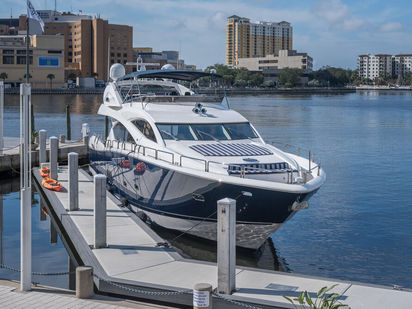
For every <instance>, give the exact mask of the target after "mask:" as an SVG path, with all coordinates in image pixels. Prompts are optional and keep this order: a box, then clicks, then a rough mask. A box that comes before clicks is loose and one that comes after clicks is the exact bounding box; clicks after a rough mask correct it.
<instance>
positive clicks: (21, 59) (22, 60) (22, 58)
mask: <svg viewBox="0 0 412 309" xmlns="http://www.w3.org/2000/svg"><path fill="white" fill-rule="evenodd" d="M29 63H30V64H33V57H30V60H29ZM17 64H26V56H17Z"/></svg>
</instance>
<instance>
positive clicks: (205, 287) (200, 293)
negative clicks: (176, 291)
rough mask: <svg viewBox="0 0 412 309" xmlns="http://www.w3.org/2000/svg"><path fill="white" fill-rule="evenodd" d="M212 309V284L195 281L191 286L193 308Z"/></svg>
mask: <svg viewBox="0 0 412 309" xmlns="http://www.w3.org/2000/svg"><path fill="white" fill-rule="evenodd" d="M200 308H202V309H212V285H211V284H209V283H197V284H196V285H195V287H194V288H193V309H200Z"/></svg>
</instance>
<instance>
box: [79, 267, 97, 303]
mask: <svg viewBox="0 0 412 309" xmlns="http://www.w3.org/2000/svg"><path fill="white" fill-rule="evenodd" d="M93 294H94V291H93V268H92V267H90V266H79V267H76V297H77V298H90V297H92V296H93Z"/></svg>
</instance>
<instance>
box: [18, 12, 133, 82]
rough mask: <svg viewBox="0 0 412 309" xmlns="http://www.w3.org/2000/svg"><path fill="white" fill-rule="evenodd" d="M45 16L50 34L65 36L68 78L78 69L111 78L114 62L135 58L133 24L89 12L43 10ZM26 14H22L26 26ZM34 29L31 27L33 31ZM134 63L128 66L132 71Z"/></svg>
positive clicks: (78, 72)
mask: <svg viewBox="0 0 412 309" xmlns="http://www.w3.org/2000/svg"><path fill="white" fill-rule="evenodd" d="M39 14H40V16H42V17H43V18H44V20H43V21H44V23H45V28H44V32H45V34H47V35H63V36H64V40H65V42H64V46H65V54H64V59H65V60H64V62H65V74H66V78H67V77H68V76H69V75H70V74H71V73H74V74H75V75H76V76H77V77H90V76H92V75H95V74H97V78H98V79H102V80H107V77H108V70H109V67H110V65H111V64H114V63H121V64H123V65H124V64H126V62H131V61H132V60H133V50H132V47H133V27H130V26H126V25H115V24H110V23H109V22H108V21H107V20H103V19H101V18H99V17H91V16H89V15H78V14H73V13H60V12H54V11H39ZM25 18H26V16H20V27H21V28H24V24H25ZM30 32H31V31H30ZM131 71H132V68H131V67H126V72H127V73H130V72H131Z"/></svg>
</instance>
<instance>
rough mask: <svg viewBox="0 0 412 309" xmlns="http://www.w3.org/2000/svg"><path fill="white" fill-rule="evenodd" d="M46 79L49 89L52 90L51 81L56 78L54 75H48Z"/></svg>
mask: <svg viewBox="0 0 412 309" xmlns="http://www.w3.org/2000/svg"><path fill="white" fill-rule="evenodd" d="M47 78H48V79H49V80H50V88H52V85H53V84H52V81H53V79H55V78H56V76H54V74H49V75H47Z"/></svg>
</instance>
